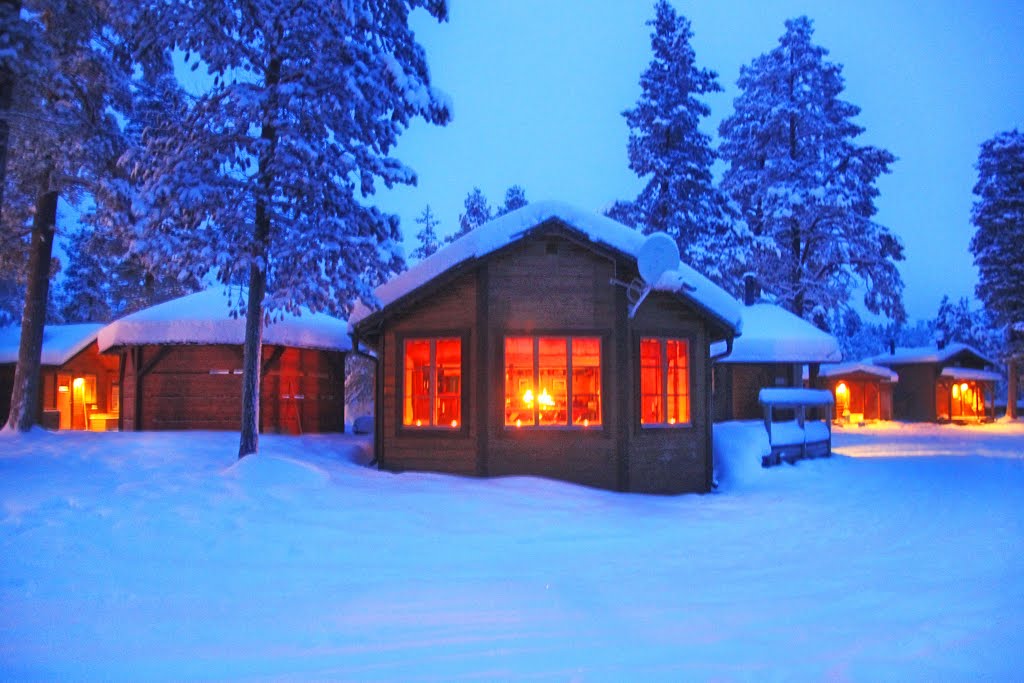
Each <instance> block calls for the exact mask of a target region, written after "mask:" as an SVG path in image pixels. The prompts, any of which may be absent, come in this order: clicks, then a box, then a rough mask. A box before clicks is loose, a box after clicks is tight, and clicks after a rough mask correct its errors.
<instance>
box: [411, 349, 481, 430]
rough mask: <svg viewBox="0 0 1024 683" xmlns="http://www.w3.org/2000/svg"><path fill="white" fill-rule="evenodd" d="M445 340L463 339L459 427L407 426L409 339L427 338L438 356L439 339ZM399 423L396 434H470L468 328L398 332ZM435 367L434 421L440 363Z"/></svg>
mask: <svg viewBox="0 0 1024 683" xmlns="http://www.w3.org/2000/svg"><path fill="white" fill-rule="evenodd" d="M444 339H457V340H459V344H460V347H459V355H460V363H459V372H460V376H459V426H458V427H455V428H452V427H451V426H450V425H449V426H445V425H434V424H431V425H423V426H420V427H417V426H416V425H407V424H405V420H404V417H405V416H404V410H405V343H406V342H407V341H427V342H430V355H431V358H436V353H437V342H438V341H439V340H444ZM395 346H396V349H395V387H396V395H395V398H396V400H395V425H396V429H395V431H396V433H398V434H401V435H402V436H403V437H404V436H428V437H434V438H436V437H438V436H441V435H450V436H463V437H464V436H468V434H469V414H470V411H469V400H468V398H469V397H468V396H467V386H468V385H467V382H468V378H469V353H470V347H469V333H468V332H466V331H465V330H441V331H429V332H408V333H403V334H396V335H395ZM432 367H433V373H434V382H433V383H432V384H433V386H432V388H431V396H432V397H433V399H432V401H431V405H430V414H431V420H433V416H434V414H435V411H436V410H437V406H436V399H437V386H436V376H437V368H436V365H434V366H432Z"/></svg>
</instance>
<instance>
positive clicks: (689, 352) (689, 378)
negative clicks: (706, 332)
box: [635, 332, 694, 431]
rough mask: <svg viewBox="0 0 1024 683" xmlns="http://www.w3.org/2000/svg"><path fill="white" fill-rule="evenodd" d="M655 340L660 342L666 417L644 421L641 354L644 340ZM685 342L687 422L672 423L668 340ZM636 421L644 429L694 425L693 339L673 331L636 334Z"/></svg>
mask: <svg viewBox="0 0 1024 683" xmlns="http://www.w3.org/2000/svg"><path fill="white" fill-rule="evenodd" d="M651 339H653V340H655V341H657V342H658V355H659V360H660V369H659V370H660V373H661V374H660V379H661V400H662V405H663V406H664V410H665V418H664V420H662V421H661V422H644V421H643V417H642V416H643V399H644V393H643V384H642V382H643V358H642V356H641V348H642V345H643V342H644V341H647V340H651ZM670 341H674V342H683V343H684V344H685V345H686V390H687V393H686V400H687V419H686V422H676V423H675V424H672V423H670V422H668V405H669V403H668V396H669V394H668V385H669V382H668V353H667V348H668V344H667V342H670ZM635 348H636V356H635V357H636V422H637V427H638V428H639V429H640V430H641V431H643V430H655V431H656V430H659V429H690V428H692V427H693V424H694V423H693V339H692V337H689V336H686V335H675V334H671V333H667V334H666V333H644V332H638V333H637V335H636V344H635Z"/></svg>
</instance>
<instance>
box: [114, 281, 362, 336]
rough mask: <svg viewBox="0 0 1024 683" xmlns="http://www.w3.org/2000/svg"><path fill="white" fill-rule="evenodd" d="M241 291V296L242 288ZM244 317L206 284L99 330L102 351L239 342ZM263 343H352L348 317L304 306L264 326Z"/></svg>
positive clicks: (224, 294) (225, 298)
mask: <svg viewBox="0 0 1024 683" xmlns="http://www.w3.org/2000/svg"><path fill="white" fill-rule="evenodd" d="M242 297H243V298H244V297H245V293H244V291H243V293H242ZM244 342H245V318H244V317H239V318H232V317H231V316H230V315H229V313H228V296H227V293H226V291H225V290H223V289H220V288H214V289H207V290H205V291H202V292H197V293H195V294H189V295H188V296H183V297H181V298H179V299H173V300H171V301H168V302H166V303H162V304H159V305H157V306H152V307H150V308H146V309H144V310H141V311H138V312H136V313H132V314H131V315H127V316H125V317H123V318H121V319H120V320H116V321H114V322H112V323H110V324H109V325H107V326H106V327H104V328H103V329H102V330H100V333H99V345H100V351H106V350H107V349H109V348H112V347H115V346H135V345H139V344H242V343H244ZM263 343H264V344H273V345H277V346H294V347H298V348H303V349H323V350H327V351H347V350H349V349H351V348H352V342H351V340H350V338H349V335H348V323H346V322H345V321H344V320H339V319H338V318H334V317H331V316H329V315H325V314H323V313H310V312H309V311H308V310H306V309H303V313H302V315H301V316H294V315H289V314H285V317H284V319H283V320H281V321H279V322H275V323H272V324H270V325H267V326H265V327H264V328H263Z"/></svg>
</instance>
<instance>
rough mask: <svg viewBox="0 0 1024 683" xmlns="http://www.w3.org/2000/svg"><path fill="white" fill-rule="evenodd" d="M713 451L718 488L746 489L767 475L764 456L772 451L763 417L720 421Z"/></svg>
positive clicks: (716, 426)
mask: <svg viewBox="0 0 1024 683" xmlns="http://www.w3.org/2000/svg"><path fill="white" fill-rule="evenodd" d="M712 452H713V455H714V467H715V480H716V481H717V482H718V490H719V491H724V490H729V489H732V488H744V487H745V486H746V485H749V484H752V483H755V482H757V481H760V480H762V479H763V478H764V477H765V473H766V470H765V468H763V467H761V459H762V458H763V457H764V456H766V455H768V454H769V453H771V452H772V449H771V445H770V444H769V443H768V432H767V431H766V430H765V428H764V423H763V422H761V421H760V420H737V421H733V422H718V423H716V424H715V426H714V440H713V447H712Z"/></svg>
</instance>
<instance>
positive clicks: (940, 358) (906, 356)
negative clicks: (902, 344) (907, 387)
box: [872, 342, 995, 365]
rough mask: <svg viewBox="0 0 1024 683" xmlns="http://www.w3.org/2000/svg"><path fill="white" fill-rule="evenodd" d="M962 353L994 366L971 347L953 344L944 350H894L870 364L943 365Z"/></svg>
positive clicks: (883, 354) (923, 347)
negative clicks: (972, 355) (970, 354)
mask: <svg viewBox="0 0 1024 683" xmlns="http://www.w3.org/2000/svg"><path fill="white" fill-rule="evenodd" d="M962 351H969V352H970V353H973V354H974V355H975V356H977V357H978V358H980V359H981V360H983V361H984V362H985V363H988V364H989V365H995V361H993V360H992V359H991V358H989V357H988V356H985V355H984V354H982V353H981V352H980V351H978V350H977V349H976V348H974V347H973V346H968V345H967V344H961V343H959V342H954V343H952V344H946V346H945V348H942V349H940V348H938V347H937V346H916V347H910V348H900V349H896V352H895V353H882V354H879V355H877V356H875V357H874V358H873V359H872V362H874V363H878V364H880V365H901V364H904V363H945V362H946V361H948V360H949V359H950V358H952V357H953V356H955V355H957V354H958V353H960V352H962Z"/></svg>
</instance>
